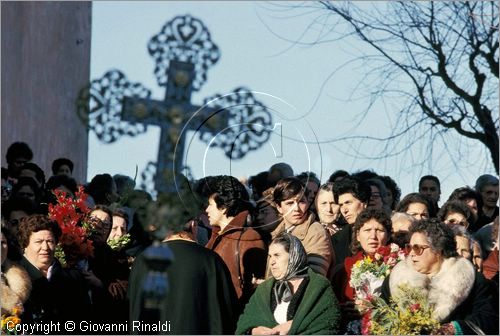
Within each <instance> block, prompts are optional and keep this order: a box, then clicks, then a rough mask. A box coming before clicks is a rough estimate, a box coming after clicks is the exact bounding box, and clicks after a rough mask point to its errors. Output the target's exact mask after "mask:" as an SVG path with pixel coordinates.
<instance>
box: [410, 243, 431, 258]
mask: <svg viewBox="0 0 500 336" xmlns="http://www.w3.org/2000/svg"><path fill="white" fill-rule="evenodd" d="M429 247H430V246H429V245H419V244H413V245H411V244H406V245H405V250H406V253H407V254H410V252H411V251H413V252H414V253H415V254H416V255H418V256H419V255H421V254H422V253H424V250H425V249H426V248H429Z"/></svg>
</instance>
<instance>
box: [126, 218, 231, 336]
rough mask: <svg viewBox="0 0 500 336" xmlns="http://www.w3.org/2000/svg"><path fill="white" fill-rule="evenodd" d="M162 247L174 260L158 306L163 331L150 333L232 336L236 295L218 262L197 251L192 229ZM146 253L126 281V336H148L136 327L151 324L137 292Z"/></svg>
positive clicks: (208, 253) (207, 252)
mask: <svg viewBox="0 0 500 336" xmlns="http://www.w3.org/2000/svg"><path fill="white" fill-rule="evenodd" d="M190 227H191V226H190ZM162 244H164V247H167V248H168V249H170V251H171V252H172V254H173V261H172V263H171V264H170V265H169V266H168V267H167V268H166V273H167V276H168V292H167V295H166V296H165V297H163V298H162V299H161V303H160V305H159V306H160V311H159V320H160V321H161V322H167V327H168V329H167V330H160V331H159V332H156V331H155V332H154V333H155V334H156V333H163V334H175V335H184V334H191V335H206V334H209V335H220V334H233V333H234V331H235V325H236V319H237V318H238V316H237V315H234V313H233V311H234V307H235V306H236V294H235V292H234V289H233V286H232V284H231V276H230V274H229V271H228V269H227V267H226V266H225V264H224V262H223V261H222V259H221V258H220V257H219V256H218V255H217V254H216V253H214V252H212V251H210V250H209V249H207V248H205V247H203V246H200V245H198V244H197V243H196V242H195V241H194V237H193V233H192V230H191V229H186V230H184V231H180V232H177V233H173V234H171V235H169V236H168V238H167V239H166V242H164V243H162ZM145 253H147V250H146V251H145ZM145 253H143V254H141V255H139V256H138V257H137V258H136V260H135V262H134V265H133V268H132V271H131V274H130V278H129V291H128V295H129V300H130V320H129V322H130V328H129V331H130V333H131V334H148V333H149V334H150V333H151V332H150V331H148V330H144V329H141V328H142V326H141V324H139V323H138V322H139V321H148V320H151V316H147V315H148V312H147V311H146V310H145V309H144V297H143V291H142V289H143V286H144V283H145V280H146V277H147V273H148V271H149V268H148V266H147V264H146V262H147V260H146V257H145ZM152 320H155V318H152ZM134 322H135V324H134ZM152 323H153V322H152ZM134 325H135V326H136V327H134Z"/></svg>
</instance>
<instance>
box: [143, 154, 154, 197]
mask: <svg viewBox="0 0 500 336" xmlns="http://www.w3.org/2000/svg"><path fill="white" fill-rule="evenodd" d="M155 178H156V162H152V161H149V162H148V163H147V165H146V168H144V170H143V171H142V173H141V180H142V182H141V189H142V190H144V191H146V192H148V193H149V194H150V195H151V196H152V197H154V198H156V189H155Z"/></svg>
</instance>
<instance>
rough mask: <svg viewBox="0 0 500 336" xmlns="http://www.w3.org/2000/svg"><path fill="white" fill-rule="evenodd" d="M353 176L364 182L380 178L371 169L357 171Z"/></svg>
mask: <svg viewBox="0 0 500 336" xmlns="http://www.w3.org/2000/svg"><path fill="white" fill-rule="evenodd" d="M351 176H352V177H355V178H357V179H360V180H362V181H366V180H368V179H371V178H376V177H378V174H377V173H376V172H374V171H373V170H371V169H365V170H360V171H357V172H355V173H354V174H351Z"/></svg>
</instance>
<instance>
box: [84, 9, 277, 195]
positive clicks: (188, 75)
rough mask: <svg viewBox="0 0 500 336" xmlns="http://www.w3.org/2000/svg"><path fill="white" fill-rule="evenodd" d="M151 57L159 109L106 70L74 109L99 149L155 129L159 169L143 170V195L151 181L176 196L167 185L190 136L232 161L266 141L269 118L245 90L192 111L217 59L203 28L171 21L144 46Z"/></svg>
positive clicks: (187, 19)
mask: <svg viewBox="0 0 500 336" xmlns="http://www.w3.org/2000/svg"><path fill="white" fill-rule="evenodd" d="M148 51H149V54H150V55H151V56H153V57H154V59H155V61H156V67H155V75H156V78H157V82H158V84H159V85H160V86H165V87H166V93H165V98H164V100H163V101H158V100H153V99H151V98H150V96H151V91H150V90H148V89H146V88H145V87H143V86H142V85H141V84H139V83H131V82H129V81H128V80H127V79H126V77H125V75H124V74H123V73H121V72H120V71H118V70H111V71H108V72H107V73H106V74H105V75H104V76H103V77H102V78H100V79H97V80H93V81H92V82H91V83H90V84H89V85H88V86H87V87H85V88H84V89H82V91H81V92H80V96H79V100H78V103H77V105H78V113H79V115H80V116H81V117H82V118H84V120H85V121H86V122H88V125H89V128H90V129H92V130H94V131H95V133H96V135H97V137H98V138H99V139H100V140H101V141H103V142H108V143H111V142H114V141H116V140H118V139H119V137H120V136H121V135H124V134H126V135H129V136H135V135H137V134H140V133H144V132H145V131H146V130H147V126H148V125H156V126H159V127H160V129H161V137H160V148H159V151H158V158H157V163H156V164H154V163H152V162H150V163H148V166H147V167H146V170H145V172H143V174H142V175H143V179H145V180H146V182H143V185H142V186H143V188H145V189H148V191H150V192H151V191H152V190H151V186H150V184H149V183H150V182H151V181H148V180H150V179H154V185H155V189H156V191H157V192H172V191H175V186H174V183H173V181H172V179H171V178H172V177H173V176H174V174H177V173H181V172H183V170H184V169H189V167H185V166H184V165H183V156H184V146H185V144H184V142H185V136H186V133H187V131H189V130H193V131H196V132H197V133H198V134H199V138H200V139H201V140H203V141H205V142H207V143H209V145H210V146H217V147H222V148H223V149H224V152H225V154H226V156H227V157H229V158H231V159H240V158H242V157H243V156H244V155H245V154H246V153H247V152H249V151H251V150H254V149H257V148H259V147H260V146H261V145H262V144H263V143H265V142H266V141H267V140H268V139H269V136H270V132H271V131H272V129H271V127H270V126H271V124H272V120H271V114H270V113H269V111H268V109H267V108H266V107H265V106H264V105H263V104H262V103H261V102H259V101H258V100H256V99H255V97H254V96H253V94H252V93H251V91H250V90H248V89H245V88H241V87H240V88H237V89H235V90H234V91H233V92H231V93H229V94H225V95H215V96H214V97H211V98H207V99H205V101H204V104H203V105H202V106H197V105H193V104H192V103H191V94H192V92H193V91H198V90H199V89H200V88H201V86H202V85H203V84H204V83H205V81H206V79H207V70H208V69H209V68H210V67H211V66H212V65H214V64H215V63H217V61H218V60H219V58H220V52H219V49H218V47H217V45H216V44H214V43H213V42H212V40H211V38H210V33H209V31H208V30H207V28H206V27H205V26H204V24H203V23H202V22H201V21H200V20H198V19H196V18H193V17H192V16H189V15H185V16H177V17H175V18H174V19H172V20H171V21H169V22H167V23H166V24H165V25H164V26H163V28H162V30H161V32H160V33H158V34H157V35H155V36H153V38H152V39H151V40H150V41H149V44H148Z"/></svg>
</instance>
